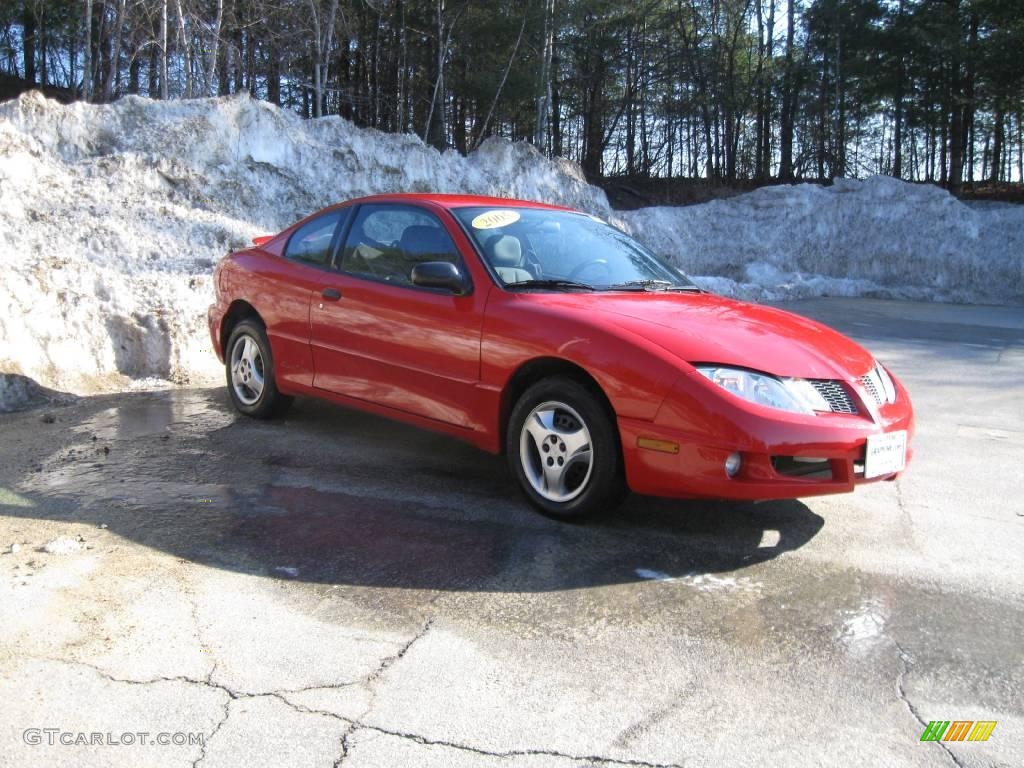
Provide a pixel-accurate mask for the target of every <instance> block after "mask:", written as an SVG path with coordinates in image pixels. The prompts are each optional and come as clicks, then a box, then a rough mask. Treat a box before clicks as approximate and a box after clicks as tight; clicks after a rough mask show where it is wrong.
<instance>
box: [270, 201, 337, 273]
mask: <svg viewBox="0 0 1024 768" xmlns="http://www.w3.org/2000/svg"><path fill="white" fill-rule="evenodd" d="M347 214H348V211H347V210H341V211H329V212H327V213H325V214H323V215H322V216H317V217H316V218H315V219H313V220H312V221H308V222H306V223H305V224H303V225H302V226H301V227H299V228H298V229H297V230H295V232H294V233H293V234H292V236H291V238H289V240H288V246H287V248H285V252H284V255H285V258H286V259H292V260H294V261H301V262H303V263H304V264H312V265H313V266H315V267H329V266H330V265H331V257H332V255H333V250H332V246H333V245H334V235H335V233H336V232H337V231H338V228H339V227H340V226H341V223H342V222H343V221H344V219H345V216H346V215H347Z"/></svg>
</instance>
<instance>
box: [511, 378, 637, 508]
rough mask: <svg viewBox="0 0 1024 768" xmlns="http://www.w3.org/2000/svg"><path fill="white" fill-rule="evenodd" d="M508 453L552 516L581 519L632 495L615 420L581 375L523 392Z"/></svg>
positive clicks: (535, 500) (536, 501) (523, 482)
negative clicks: (626, 481) (623, 465)
mask: <svg viewBox="0 0 1024 768" xmlns="http://www.w3.org/2000/svg"><path fill="white" fill-rule="evenodd" d="M506 453H507V455H508V462H509V469H510V470H511V471H512V474H513V475H515V477H516V479H517V480H518V481H519V484H520V486H521V487H522V489H523V492H524V493H525V494H526V496H527V498H528V499H529V500H530V502H531V503H532V504H533V505H534V506H535V507H537V509H539V510H540V511H541V512H543V513H544V514H546V515H550V516H552V517H557V518H561V519H580V518H584V517H587V516H590V515H593V514H595V513H597V512H600V511H605V510H610V509H614V508H615V507H617V506H618V505H619V504H620V503H621V502H622V500H623V499H624V498H625V496H626V493H627V490H626V483H625V478H624V476H623V471H622V459H621V451H620V448H619V436H618V430H617V429H616V428H615V423H614V419H613V418H612V416H611V415H610V414H609V412H608V409H607V407H606V406H605V404H604V403H603V402H602V401H601V400H600V399H599V398H598V396H597V395H596V394H594V393H593V392H591V391H590V389H588V388H587V387H585V386H584V385H583V384H581V383H580V382H578V381H576V380H575V379H571V378H568V377H564V376H556V377H552V378H549V379H544V380H542V381H540V382H538V383H536V384H534V385H533V386H531V387H530V388H529V389H527V390H526V392H524V393H523V396H522V397H520V398H519V402H518V403H516V405H515V407H514V408H513V410H512V415H511V417H510V418H509V424H508V430H507V442H506Z"/></svg>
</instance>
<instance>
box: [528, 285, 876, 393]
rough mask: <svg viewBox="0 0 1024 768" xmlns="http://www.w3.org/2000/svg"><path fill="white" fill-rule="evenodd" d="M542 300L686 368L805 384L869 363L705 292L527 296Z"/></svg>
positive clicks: (817, 333)
mask: <svg viewBox="0 0 1024 768" xmlns="http://www.w3.org/2000/svg"><path fill="white" fill-rule="evenodd" d="M542 296H543V300H546V303H548V302H550V303H552V304H556V305H558V306H560V307H561V308H562V309H563V310H569V311H571V312H573V313H575V312H585V313H587V314H588V316H589V317H590V318H591V319H592V320H593V321H597V322H605V323H613V324H614V325H617V326H619V327H622V328H625V329H627V330H629V331H631V332H633V333H635V334H638V335H640V336H642V337H644V338H646V339H648V340H650V341H652V342H654V343H655V344H657V345H659V346H661V347H663V348H664V349H666V350H668V351H669V352H671V353H672V354H674V355H676V356H677V357H679V358H680V359H682V360H685V361H686V362H688V363H718V364H722V365H733V366H739V367H742V368H753V369H756V370H759V371H765V372H766V373H772V374H775V375H776V376H795V377H801V378H810V379H855V378H859V377H860V376H862V375H863V374H864V373H866V372H867V371H868V370H869V369H870V368H871V366H872V365H873V358H872V356H871V354H870V353H869V352H867V351H866V350H865V349H864V348H863V347H861V346H860V345H859V344H857V343H855V342H853V341H851V340H850V339H848V338H847V337H846V336H843V335H842V334H841V333H839V332H838V331H834V330H832V329H831V328H829V327H827V326H825V325H822V324H821V323H818V322H815V321H814V320H809V319H807V318H805V317H801V316H799V315H794V314H792V313H790V312H784V311H782V310H780V309H774V308H773V307H766V306H764V305H760V304H748V303H746V302H742V301H735V300H733V299H727V298H725V297H722V296H716V295H714V294H710V293H655V292H650V293H593V294H590V293H587V294H584V293H571V294H570V293H563V294H533V297H537V298H540V297H542Z"/></svg>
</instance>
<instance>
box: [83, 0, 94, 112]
mask: <svg viewBox="0 0 1024 768" xmlns="http://www.w3.org/2000/svg"><path fill="white" fill-rule="evenodd" d="M82 53H83V56H84V57H85V62H84V64H83V68H82V98H84V99H85V100H86V101H92V0H85V46H84V48H83V52H82Z"/></svg>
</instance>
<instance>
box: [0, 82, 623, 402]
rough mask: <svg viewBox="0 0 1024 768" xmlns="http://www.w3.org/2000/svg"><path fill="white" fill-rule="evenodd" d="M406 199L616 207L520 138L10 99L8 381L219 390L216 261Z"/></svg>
mask: <svg viewBox="0 0 1024 768" xmlns="http://www.w3.org/2000/svg"><path fill="white" fill-rule="evenodd" d="M398 191H440V192H470V193H479V194H490V195H499V196H505V197H524V198H533V199H542V200H552V201H557V202H560V203H563V204H565V205H570V206H574V207H577V208H582V209H585V210H588V211H592V212H594V213H597V214H601V215H603V216H607V215H608V214H609V213H610V209H609V207H608V202H607V199H606V198H605V195H604V193H603V192H602V191H601V190H599V189H596V188H594V187H591V186H590V185H588V184H587V183H586V180H585V179H584V177H583V175H582V173H581V172H580V171H579V169H578V168H577V167H576V166H575V165H573V164H572V163H569V162H567V161H563V160H556V161H549V160H546V159H545V158H543V157H541V156H540V155H539V154H538V153H537V152H535V151H534V150H533V148H532V147H530V146H529V145H526V144H512V143H510V142H507V141H502V140H490V141H487V142H485V143H484V145H483V146H482V147H481V148H480V149H479V151H477V152H475V153H474V154H473V155H472V156H471V157H469V158H464V157H461V156H460V155H459V154H458V153H456V152H445V153H440V152H438V151H437V150H435V149H432V148H430V147H427V146H425V145H424V144H423V143H422V142H421V141H420V140H419V139H417V138H416V137H415V136H397V135H393V134H383V133H380V132H378V131H373V130H361V129H358V128H356V127H354V126H353V125H352V124H351V123H349V122H346V121H345V120H342V119H341V118H338V117H327V118H323V119H320V120H316V121H306V120H302V119H300V118H299V117H297V116H295V115H293V114H291V113H290V112H285V111H282V110H280V109H278V108H276V107H274V106H272V105H270V104H267V103H265V102H260V101H254V100H252V99H250V98H249V97H248V96H245V95H241V96H236V97H230V98H224V99H203V100H194V101H173V102H153V101H149V100H148V99H141V98H135V97H129V98H125V99H121V100H120V101H118V102H116V103H114V104H111V105H88V104H81V103H76V104H71V105H67V106H65V105H61V104H59V103H57V102H54V101H50V100H47V99H45V98H43V97H42V96H41V95H39V94H38V93H29V94H26V95H23V96H22V97H20V98H19V99H17V100H14V101H10V102H7V103H5V104H2V105H0V260H2V262H3V264H2V266H3V268H4V278H3V281H2V282H0V371H6V372H11V373H21V374H25V375H27V376H30V377H32V378H34V379H36V380H38V381H40V382H42V383H44V384H46V385H47V386H51V387H55V388H58V389H63V390H69V391H72V392H80V393H81V392H90V391H96V390H101V389H119V388H123V387H126V386H131V385H132V383H133V382H138V381H139V380H145V381H146V382H147V383H149V384H152V381H153V380H154V379H156V380H169V381H172V382H176V383H190V382H192V383H195V382H213V381H219V380H220V379H221V376H222V374H221V369H220V367H219V364H218V363H217V361H216V358H215V357H214V356H213V354H212V352H211V350H210V342H209V336H208V332H207V330H206V320H205V317H206V308H207V306H209V304H210V303H211V301H212V298H213V292H212V286H211V281H210V275H211V273H212V269H213V265H214V264H215V262H216V261H217V259H219V258H220V257H221V256H223V255H224V254H225V253H227V252H228V251H230V250H233V249H236V248H240V247H242V246H244V245H246V244H247V243H248V242H249V241H250V239H251V238H252V237H253V236H255V235H259V234H265V233H274V232H277V231H279V230H280V229H283V228H284V227H285V226H287V225H288V224H290V223H292V222H293V221H295V220H296V219H298V218H301V217H302V216H305V215H307V214H309V213H310V212H312V211H314V210H316V209H318V208H321V207H323V206H325V205H328V204H330V203H334V202H338V201H339V200H344V199H347V198H350V197H357V196H360V195H366V194H372V193H379V192H398Z"/></svg>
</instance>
